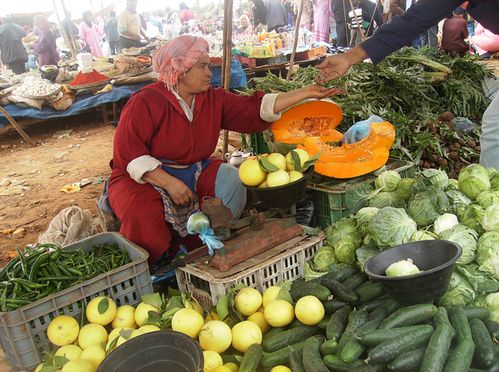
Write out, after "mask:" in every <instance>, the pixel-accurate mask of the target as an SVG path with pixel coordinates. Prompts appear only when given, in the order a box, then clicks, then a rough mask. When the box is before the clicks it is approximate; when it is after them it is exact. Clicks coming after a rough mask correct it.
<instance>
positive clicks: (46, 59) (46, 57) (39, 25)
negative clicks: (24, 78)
mask: <svg viewBox="0 0 499 372" xmlns="http://www.w3.org/2000/svg"><path fill="white" fill-rule="evenodd" d="M33 24H34V31H35V35H36V36H38V41H37V42H36V44H34V45H33V50H34V52H35V53H36V56H37V59H38V66H39V67H42V66H45V65H57V62H58V61H59V53H58V52H57V46H56V44H55V37H54V34H53V33H52V30H51V29H50V24H49V22H48V20H47V17H45V16H44V15H42V14H37V15H35V17H34V19H33Z"/></svg>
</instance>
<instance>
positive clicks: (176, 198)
mask: <svg viewBox="0 0 499 372" xmlns="http://www.w3.org/2000/svg"><path fill="white" fill-rule="evenodd" d="M163 188H164V189H165V190H166V192H167V193H168V195H169V196H170V198H171V199H172V201H173V203H175V204H176V205H186V204H189V203H190V202H191V201H193V200H194V193H193V192H192V191H191V189H190V188H189V187H187V185H186V184H185V183H183V182H182V181H180V180H179V179H178V178H175V177H171V178H170V179H169V181H168V184H167V185H165V186H163Z"/></svg>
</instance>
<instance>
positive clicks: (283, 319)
mask: <svg viewBox="0 0 499 372" xmlns="http://www.w3.org/2000/svg"><path fill="white" fill-rule="evenodd" d="M263 316H264V317H265V320H266V321H267V323H269V324H270V325H271V326H272V327H284V326H287V325H288V324H289V323H291V322H292V321H293V319H294V318H295V312H294V309H293V305H291V304H290V303H289V302H287V301H284V300H274V301H272V302H271V303H269V304H268V305H267V307H266V308H265V311H264V313H263Z"/></svg>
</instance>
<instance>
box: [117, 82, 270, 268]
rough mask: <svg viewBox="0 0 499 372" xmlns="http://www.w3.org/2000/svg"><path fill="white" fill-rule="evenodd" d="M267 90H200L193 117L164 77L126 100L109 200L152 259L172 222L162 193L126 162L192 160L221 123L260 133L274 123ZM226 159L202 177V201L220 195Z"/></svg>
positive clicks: (207, 148) (164, 245) (207, 150)
mask: <svg viewBox="0 0 499 372" xmlns="http://www.w3.org/2000/svg"><path fill="white" fill-rule="evenodd" d="M263 95H264V94H263V93H262V92H256V93H255V94H253V95H252V96H250V97H244V96H239V95H236V94H233V93H229V92H226V91H225V90H223V89H216V88H210V89H209V90H208V91H207V92H204V93H199V94H196V100H195V105H194V110H193V111H194V118H193V121H192V122H189V120H188V119H187V117H186V116H185V113H184V112H183V110H182V108H181V107H180V104H179V102H178V100H177V98H176V97H175V96H174V95H173V94H172V93H171V92H170V91H168V90H167V89H166V88H165V86H164V84H163V83H162V82H157V83H154V84H150V85H148V86H146V87H144V88H142V89H141V90H140V91H139V92H138V93H136V94H135V95H134V96H133V97H132V98H131V99H130V101H129V102H128V103H127V105H126V106H125V108H124V110H123V113H122V115H121V119H120V122H119V125H118V128H117V129H116V133H115V136H114V148H113V170H112V174H111V179H110V186H109V200H110V203H111V206H112V208H113V211H114V212H115V213H116V215H117V217H118V218H119V219H120V220H121V223H122V224H121V229H120V232H121V233H122V234H123V235H124V236H126V237H127V238H128V239H130V240H132V241H133V242H135V243H136V244H138V245H139V246H141V247H143V248H144V249H146V250H147V251H148V252H149V255H150V260H151V261H152V262H154V261H156V260H158V259H159V258H160V257H161V255H162V254H163V253H164V252H165V251H166V250H167V249H168V248H169V247H170V242H171V241H172V231H171V227H170V226H169V225H168V224H167V223H166V222H165V220H164V209H163V202H162V200H161V196H160V195H159V193H158V192H157V191H156V190H154V188H153V187H152V186H151V185H150V184H148V183H145V184H139V183H137V182H135V181H134V180H133V179H132V178H131V177H130V175H129V174H128V172H127V170H126V168H127V165H128V163H129V162H130V161H132V160H134V159H136V158H138V157H139V156H142V155H150V156H152V157H154V158H156V159H168V160H173V161H175V162H177V163H180V164H192V163H195V162H197V161H200V160H202V159H207V158H208V157H209V156H210V155H211V154H212V153H213V152H214V150H215V148H216V146H217V142H218V137H219V134H220V130H221V129H228V130H231V131H236V132H240V133H256V132H261V131H263V130H265V129H267V128H268V127H269V126H270V123H267V122H265V121H263V120H262V119H261V118H260V105H261V101H262V97H263ZM221 163H222V161H221V160H218V159H216V160H212V162H211V163H210V165H209V166H208V167H207V168H206V169H205V170H204V171H203V173H202V174H201V176H200V177H199V179H198V183H197V192H198V198H199V203H200V206H201V199H202V198H203V196H215V179H216V176H217V172H218V168H219V166H220V164H221Z"/></svg>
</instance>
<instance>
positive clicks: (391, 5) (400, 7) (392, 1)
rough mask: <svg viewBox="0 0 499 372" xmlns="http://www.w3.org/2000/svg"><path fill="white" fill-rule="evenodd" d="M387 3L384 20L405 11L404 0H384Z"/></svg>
mask: <svg viewBox="0 0 499 372" xmlns="http://www.w3.org/2000/svg"><path fill="white" fill-rule="evenodd" d="M385 2H387V3H388V9H383V10H384V11H385V10H386V21H387V22H388V21H389V20H390V19H392V18H393V17H395V16H401V15H403V14H404V13H405V8H406V0H385Z"/></svg>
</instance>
